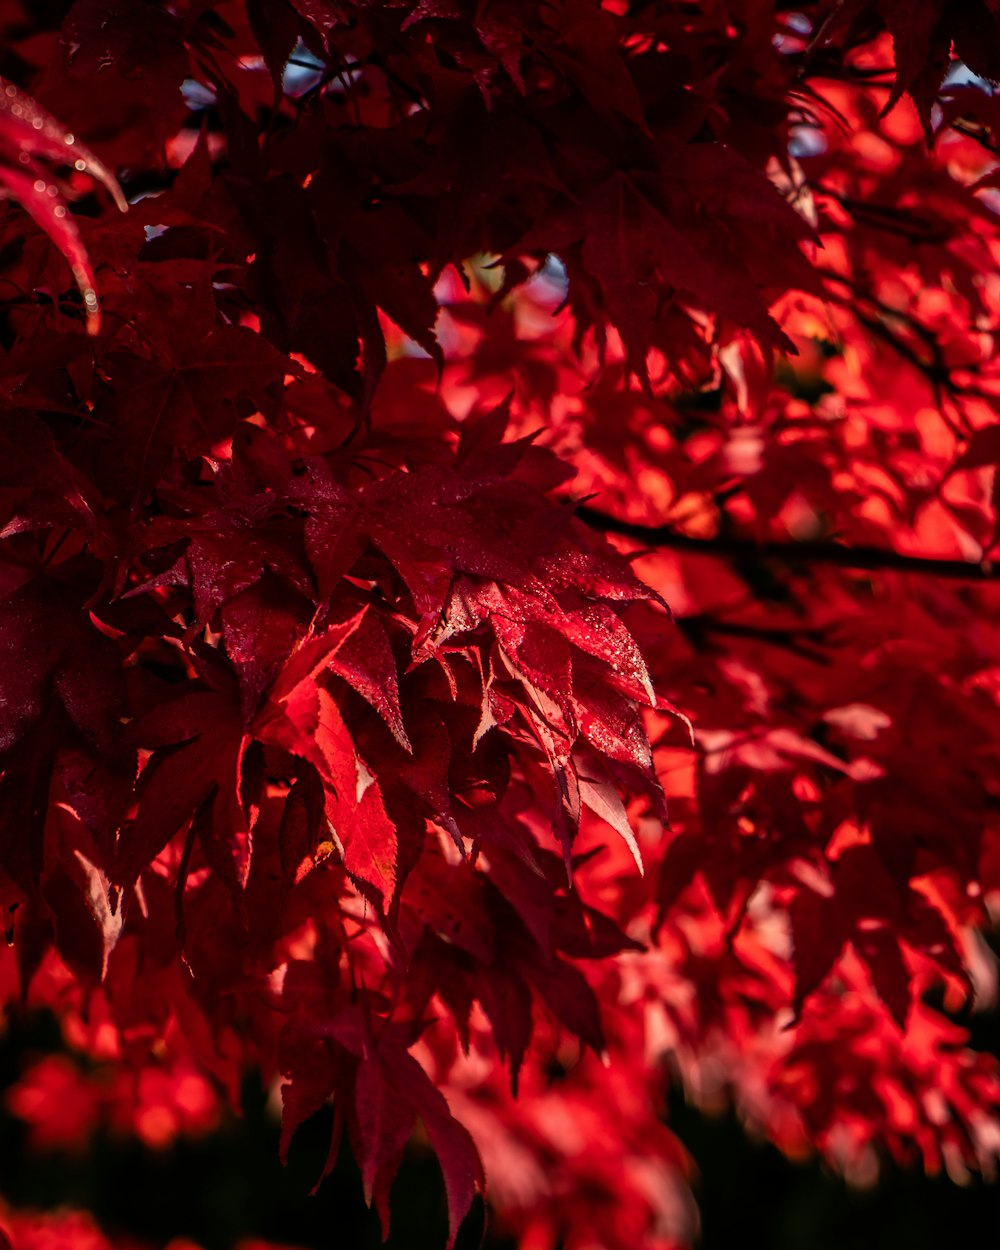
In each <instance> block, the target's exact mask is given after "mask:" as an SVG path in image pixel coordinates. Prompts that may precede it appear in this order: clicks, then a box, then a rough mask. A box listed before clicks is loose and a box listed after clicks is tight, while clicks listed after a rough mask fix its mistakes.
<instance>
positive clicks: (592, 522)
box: [576, 505, 1000, 582]
mask: <svg viewBox="0 0 1000 1250" xmlns="http://www.w3.org/2000/svg"><path fill="white" fill-rule="evenodd" d="M576 515H577V516H578V517H579V518H580V520H581V521H583V523H584V524H585V525H589V526H590V528H591V529H595V530H603V531H604V532H605V533H609V534H621V535H623V536H624V537H626V538H634V539H635V540H636V542H640V543H644V544H645V545H646V546H648V547H664V548H668V549H669V550H671V551H689V552H691V553H692V554H694V555H705V556H722V557H725V556H757V557H760V558H762V559H767V560H778V561H781V562H783V563H786V564H798V563H799V562H800V561H804V562H806V563H809V564H832V565H834V566H836V567H837V568H841V569H854V570H857V571H859V572H879V571H883V570H887V571H890V572H895V573H918V574H922V575H924V576H926V577H945V578H955V579H957V580H960V581H970V582H991V581H1000V562H998V563H995V562H994V561H992V560H982V561H980V562H978V563H977V562H976V561H974V560H953V559H948V558H945V557H941V558H939V557H937V556H908V555H903V554H902V553H901V552H899V551H893V550H892V549H891V548H889V547H874V546H867V545H865V546H858V547H846V546H843V545H842V544H840V543H836V542H831V541H829V540H827V539H806V540H804V541H801V542H796V541H794V540H790V541H788V542H778V541H774V540H768V541H766V542H754V540H753V539H752V538H693V537H692V536H691V535H690V534H678V533H677V532H676V531H675V530H673V529H671V527H670V526H669V525H640V524H638V523H636V522H635V521H623V520H621V519H620V518H619V517H614V516H610V515H609V514H608V513H606V512H601V511H600V509H598V508H590V507H587V506H586V505H582V506H581V507H579V508H577V510H576Z"/></svg>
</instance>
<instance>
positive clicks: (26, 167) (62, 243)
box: [0, 78, 128, 334]
mask: <svg viewBox="0 0 1000 1250" xmlns="http://www.w3.org/2000/svg"><path fill="white" fill-rule="evenodd" d="M67 165H71V166H73V168H74V169H76V170H79V171H80V172H85V173H88V174H89V175H90V176H91V177H92V178H96V179H97V180H98V181H99V182H101V183H103V184H104V186H105V187H107V189H108V191H109V192H110V193H111V195H112V197H113V199H114V201H115V203H116V204H117V205H118V207H119V208H120V209H121V211H122V212H125V211H126V210H127V208H128V204H127V202H126V200H125V196H124V194H123V193H122V189H121V187H120V186H119V185H118V182H117V180H116V179H115V177H114V175H113V174H112V173H111V172H110V171H109V170H108V169H107V168H106V167H105V166H104V165H103V164H102V163H101V161H99V160H98V159H97V157H96V156H95V155H94V154H93V152H91V151H89V149H87V148H85V147H84V146H83V144H82V143H81V142H80V141H79V140H78V139H77V137H76V136H75V135H74V134H73V133H72V132H71V131H69V130H67V129H66V127H65V126H62V125H60V123H59V122H57V121H56V119H55V118H54V117H51V116H50V115H49V114H48V113H46V112H45V110H44V109H42V108H40V107H39V106H38V105H37V104H36V103H35V101H34V100H32V99H31V97H30V96H28V95H25V94H24V92H22V91H20V90H19V89H18V88H17V87H15V86H14V84H13V83H10V82H7V81H6V80H5V79H2V78H0V188H2V194H3V195H5V196H10V197H12V198H13V199H15V200H17V202H18V203H19V204H20V205H21V206H22V207H23V208H24V209H25V210H26V211H27V212H28V213H29V214H30V215H31V217H32V219H33V220H34V221H35V222H36V223H37V224H38V225H39V226H40V227H41V228H42V229H43V230H44V231H45V233H46V234H47V235H48V236H49V238H51V239H52V241H53V243H55V245H56V246H57V247H58V248H59V250H60V252H62V254H63V256H65V258H66V262H67V264H68V265H69V267H70V270H71V272H72V274H73V280H74V281H75V282H76V285H77V287H78V288H79V291H80V294H81V296H82V297H83V306H84V314H85V316H86V324H87V333H88V334H98V333H99V332H100V328H101V317H100V310H99V306H98V300H97V290H96V285H97V282H96V279H95V277H94V271H93V269H92V267H91V263H90V259H89V258H88V256H87V252H86V249H85V247H84V245H83V241H82V239H81V237H80V231H79V229H78V227H77V225H76V223H75V222H74V220H73V218H72V216H71V215H70V212H69V208H68V206H67V204H66V198H65V196H64V194H63V192H62V190H61V188H60V184H59V182H58V180H57V178H56V177H55V176H54V175H53V174H52V173H51V172H50V170H49V166H52V167H55V168H57V169H58V168H59V167H65V166H67Z"/></svg>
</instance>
